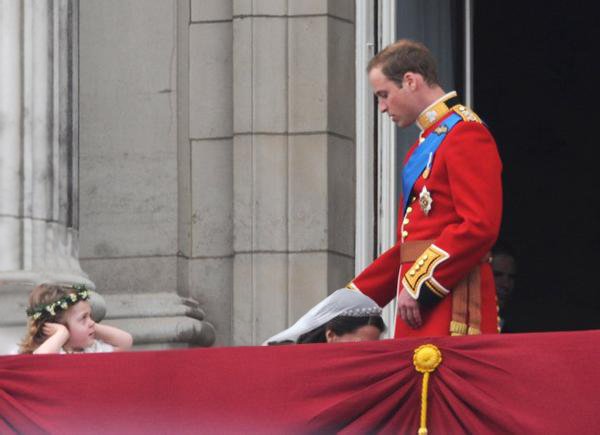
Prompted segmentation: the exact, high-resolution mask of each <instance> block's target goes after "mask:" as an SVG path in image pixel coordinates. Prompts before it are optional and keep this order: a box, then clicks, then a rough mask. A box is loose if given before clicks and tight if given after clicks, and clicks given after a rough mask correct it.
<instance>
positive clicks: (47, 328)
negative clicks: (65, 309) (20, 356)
mask: <svg viewBox="0 0 600 435" xmlns="http://www.w3.org/2000/svg"><path fill="white" fill-rule="evenodd" d="M43 331H44V335H45V336H47V337H48V338H47V339H46V341H44V342H43V343H42V344H41V345H40V347H38V348H37V349H36V350H34V351H33V353H35V354H44V353H59V352H60V349H61V348H62V347H63V346H64V345H65V343H66V342H67V341H68V340H69V337H70V334H69V330H68V329H67V327H66V326H65V325H61V324H60V323H50V322H48V323H46V324H45V325H44V326H43Z"/></svg>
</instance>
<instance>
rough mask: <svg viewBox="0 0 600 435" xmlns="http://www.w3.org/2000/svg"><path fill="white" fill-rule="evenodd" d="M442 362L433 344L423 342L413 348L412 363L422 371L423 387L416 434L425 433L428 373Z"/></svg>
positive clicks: (440, 354)
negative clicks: (419, 418)
mask: <svg viewBox="0 0 600 435" xmlns="http://www.w3.org/2000/svg"><path fill="white" fill-rule="evenodd" d="M441 362H442V352H440V350H439V349H438V348H437V347H436V346H434V345H433V344H424V345H422V346H419V347H417V348H416V349H415V354H414V356H413V364H414V365H415V370H417V371H418V372H419V373H423V387H422V388H421V421H420V427H419V431H418V432H417V433H418V435H427V387H428V385H429V374H430V373H431V372H433V371H434V370H435V369H436V368H437V366H439V365H440V363H441Z"/></svg>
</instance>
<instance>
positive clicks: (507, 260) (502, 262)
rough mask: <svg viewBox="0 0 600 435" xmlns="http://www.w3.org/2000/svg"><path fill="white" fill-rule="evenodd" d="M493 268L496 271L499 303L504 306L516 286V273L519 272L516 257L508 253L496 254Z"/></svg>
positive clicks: (495, 279) (495, 277) (493, 259)
mask: <svg viewBox="0 0 600 435" xmlns="http://www.w3.org/2000/svg"><path fill="white" fill-rule="evenodd" d="M492 270H493V271H494V281H495V283H496V293H497V295H498V305H499V306H500V308H502V307H503V306H504V304H505V303H506V300H507V299H508V297H509V296H510V294H511V293H512V292H513V290H514V288H515V275H516V273H517V267H516V264H515V259H514V258H513V257H512V256H511V255H508V254H498V255H494V257H493V258H492Z"/></svg>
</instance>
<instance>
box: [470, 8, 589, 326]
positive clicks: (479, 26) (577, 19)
mask: <svg viewBox="0 0 600 435" xmlns="http://www.w3.org/2000/svg"><path fill="white" fill-rule="evenodd" d="M574 5H575V3H573V2H562V1H561V2H557V1H554V2H552V1H550V2H548V1H545V2H539V1H534V2H523V1H519V2H517V1H514V0H509V1H503V2H478V3H476V4H475V15H474V29H473V30H474V77H475V83H474V85H475V87H474V91H475V92H474V93H475V95H474V101H475V110H476V112H478V113H479V114H480V115H481V116H482V118H483V119H484V121H485V122H486V123H487V124H488V126H489V127H490V129H491V130H492V133H493V134H494V135H495V137H496V140H497V142H498V146H499V150H500V155H501V158H502V160H503V163H504V172H503V184H504V214H503V224H502V229H501V238H502V239H505V240H508V241H509V242H510V243H511V244H512V245H513V246H514V247H515V249H516V250H517V263H518V273H517V278H516V286H515V297H514V299H513V300H512V303H511V305H510V307H509V314H510V315H509V320H508V321H509V324H510V325H511V327H510V329H511V330H513V331H515V332H520V331H522V332H525V331H544V330H574V329H591V328H600V295H598V293H599V292H600V276H599V275H600V264H599V261H598V260H599V259H600V207H599V202H600V183H599V182H598V177H599V176H600V165H599V164H598V163H599V162H600V160H599V159H598V157H596V156H597V155H598V151H599V150H600V119H599V115H600V106H599V104H598V95H597V94H598V92H597V87H598V83H597V80H598V78H599V77H600V75H599V74H598V73H599V72H600V60H599V55H600V50H599V49H598V48H597V44H598V41H599V40H600V39H599V38H598V36H599V35H598V31H597V30H594V29H596V28H597V27H598V26H597V23H596V22H595V21H596V17H595V16H594V14H592V13H590V11H589V10H585V9H576V8H575V6H574Z"/></svg>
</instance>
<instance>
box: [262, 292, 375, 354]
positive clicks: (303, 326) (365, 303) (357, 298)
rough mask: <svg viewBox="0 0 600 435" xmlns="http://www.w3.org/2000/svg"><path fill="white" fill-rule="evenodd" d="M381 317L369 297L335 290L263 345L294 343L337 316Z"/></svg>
mask: <svg viewBox="0 0 600 435" xmlns="http://www.w3.org/2000/svg"><path fill="white" fill-rule="evenodd" d="M379 315H381V308H380V307H379V305H377V304H376V303H375V302H374V301H373V300H372V299H371V298H370V297H368V296H366V295H364V294H362V293H361V292H360V291H357V290H349V289H347V288H342V289H339V290H336V291H335V292H333V293H332V294H330V295H329V296H327V297H326V298H325V299H323V300H322V301H321V302H319V303H318V304H317V305H315V306H314V307H313V308H311V309H310V311H308V312H307V313H306V314H305V315H304V316H302V317H300V319H298V321H297V322H296V323H294V324H293V325H292V326H290V327H289V328H288V329H286V330H285V331H282V332H280V333H279V334H276V335H274V336H273V337H271V338H269V339H268V340H266V341H265V342H264V343H263V346H265V345H267V344H268V343H270V342H279V341H286V340H291V341H294V342H295V341H296V340H298V337H300V336H301V335H302V334H304V333H306V332H309V331H312V330H313V329H315V328H318V327H319V326H321V325H324V324H325V323H327V322H329V321H330V320H331V319H333V318H335V317H337V316H352V317H367V316H379Z"/></svg>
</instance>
